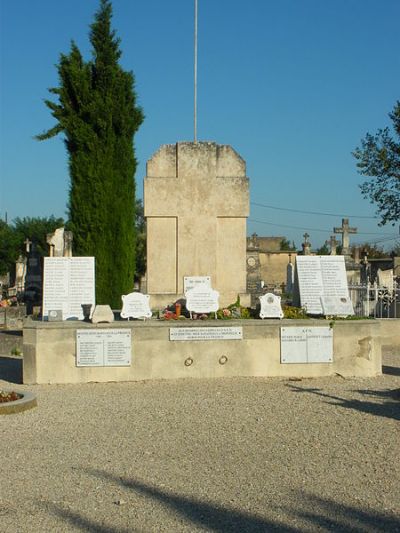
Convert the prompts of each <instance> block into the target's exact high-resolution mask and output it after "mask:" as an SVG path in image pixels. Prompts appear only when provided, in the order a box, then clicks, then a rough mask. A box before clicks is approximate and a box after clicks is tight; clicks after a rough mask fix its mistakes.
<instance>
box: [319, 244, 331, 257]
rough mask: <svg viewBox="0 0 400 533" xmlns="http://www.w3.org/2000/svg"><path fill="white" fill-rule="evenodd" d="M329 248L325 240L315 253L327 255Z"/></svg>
mask: <svg viewBox="0 0 400 533" xmlns="http://www.w3.org/2000/svg"><path fill="white" fill-rule="evenodd" d="M329 253H330V252H329V248H328V245H327V244H326V242H325V243H324V244H323V245H322V246H321V247H320V248H318V250H317V255H329Z"/></svg>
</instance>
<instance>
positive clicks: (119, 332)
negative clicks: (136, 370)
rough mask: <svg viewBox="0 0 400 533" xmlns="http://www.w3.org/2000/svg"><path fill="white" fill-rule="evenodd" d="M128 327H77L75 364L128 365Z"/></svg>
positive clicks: (129, 342)
mask: <svg viewBox="0 0 400 533" xmlns="http://www.w3.org/2000/svg"><path fill="white" fill-rule="evenodd" d="M131 349H132V343H131V330H130V329H128V330H127V329H78V330H77V331H76V366H130V365H131Z"/></svg>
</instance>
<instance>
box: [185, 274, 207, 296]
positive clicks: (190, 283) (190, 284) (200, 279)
mask: <svg viewBox="0 0 400 533" xmlns="http://www.w3.org/2000/svg"><path fill="white" fill-rule="evenodd" d="M199 286H201V287H207V288H211V277H210V276H185V277H184V278H183V292H184V293H186V292H187V291H190V290H192V289H194V288H195V287H199Z"/></svg>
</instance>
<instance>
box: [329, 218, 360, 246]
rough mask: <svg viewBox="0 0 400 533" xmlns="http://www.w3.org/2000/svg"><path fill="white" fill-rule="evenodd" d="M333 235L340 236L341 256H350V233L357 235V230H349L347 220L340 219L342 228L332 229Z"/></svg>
mask: <svg viewBox="0 0 400 533" xmlns="http://www.w3.org/2000/svg"><path fill="white" fill-rule="evenodd" d="M333 231H334V233H341V234H342V255H350V241H349V235H350V233H357V228H350V226H349V219H348V218H342V227H341V228H333Z"/></svg>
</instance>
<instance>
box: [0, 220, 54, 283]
mask: <svg viewBox="0 0 400 533" xmlns="http://www.w3.org/2000/svg"><path fill="white" fill-rule="evenodd" d="M63 226H64V220H63V219H62V218H56V217H54V216H50V217H24V218H16V219H15V220H13V222H12V224H10V225H8V224H6V223H5V222H3V221H0V275H2V274H6V273H7V272H10V271H12V270H13V267H14V265H15V261H16V260H17V258H18V256H19V255H20V254H22V255H24V254H25V250H26V245H25V240H26V239H29V240H30V241H31V242H32V243H33V244H34V246H35V249H36V251H37V252H38V253H39V254H40V255H41V256H44V255H48V245H47V244H46V236H47V234H48V233H53V231H55V230H56V229H57V228H61V227H63Z"/></svg>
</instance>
